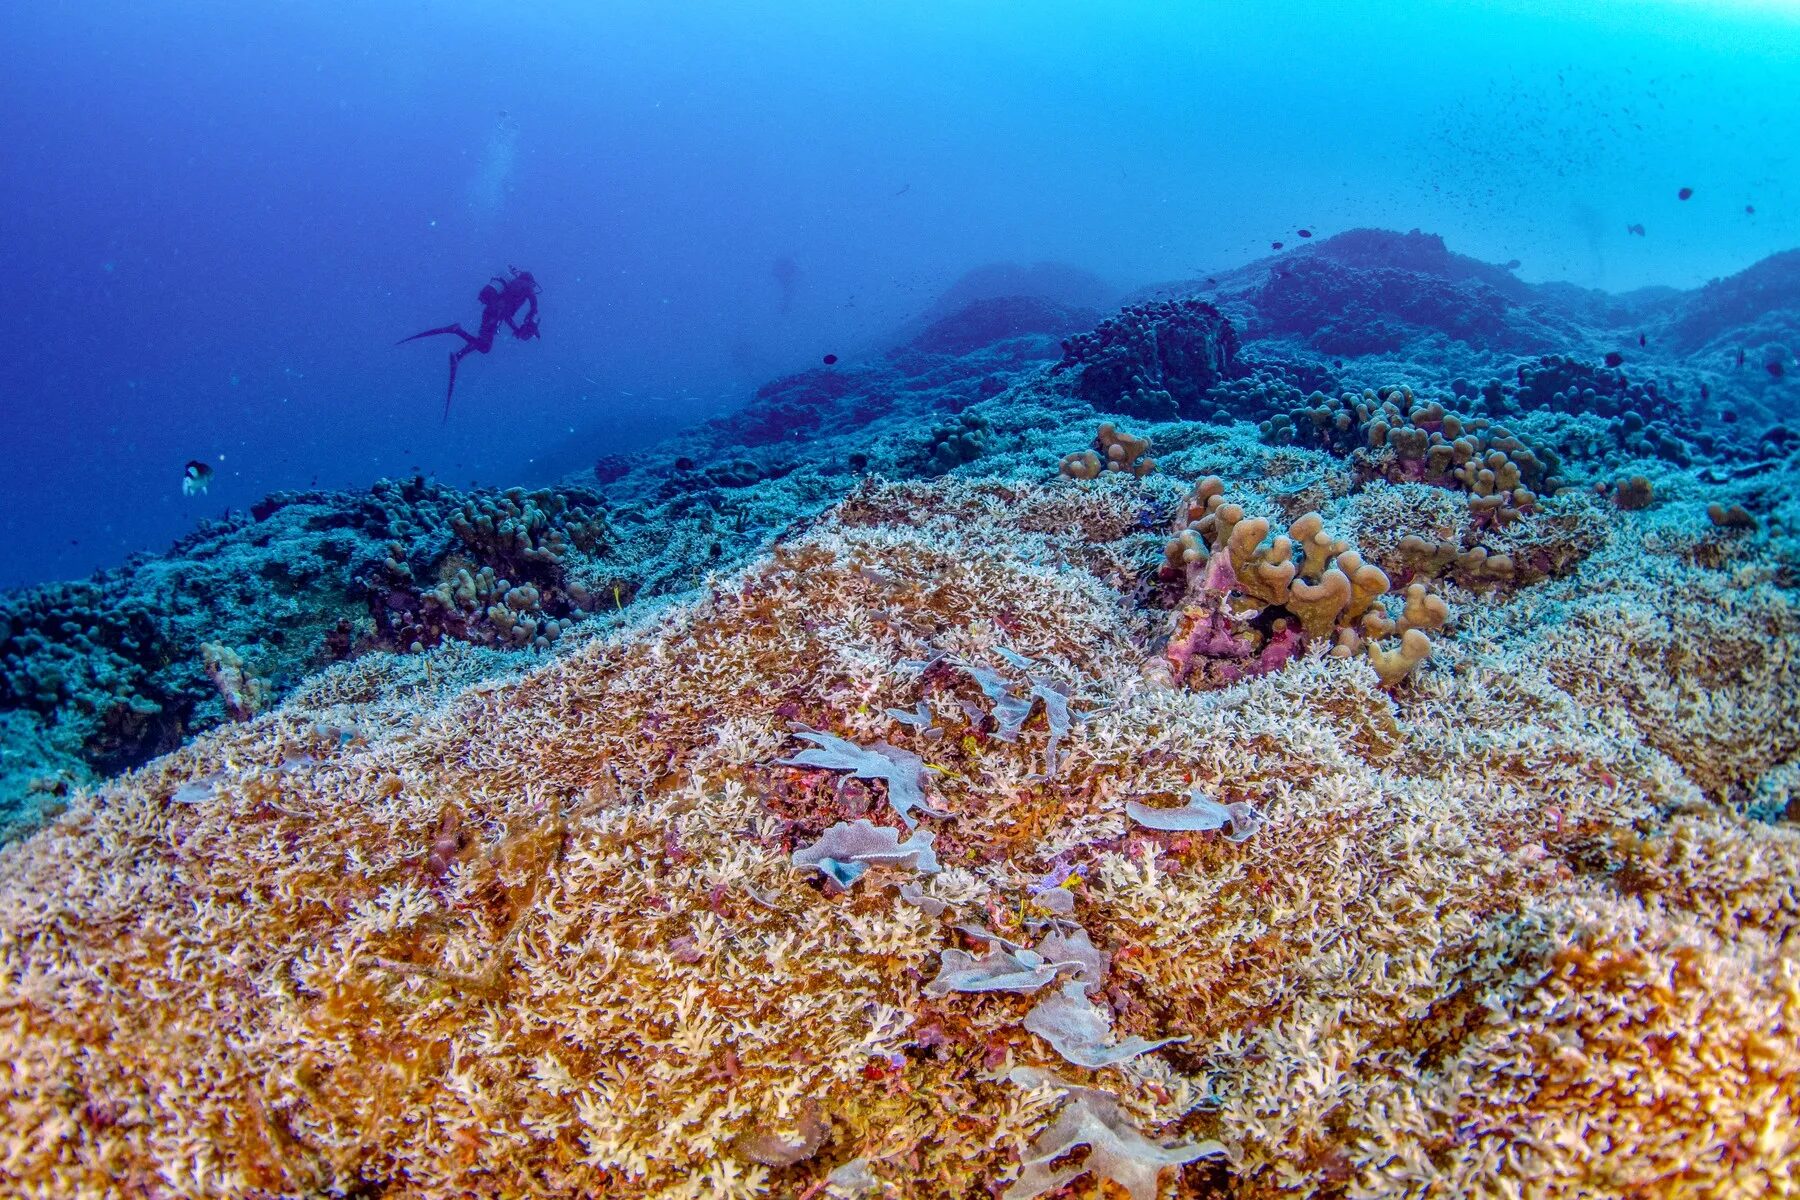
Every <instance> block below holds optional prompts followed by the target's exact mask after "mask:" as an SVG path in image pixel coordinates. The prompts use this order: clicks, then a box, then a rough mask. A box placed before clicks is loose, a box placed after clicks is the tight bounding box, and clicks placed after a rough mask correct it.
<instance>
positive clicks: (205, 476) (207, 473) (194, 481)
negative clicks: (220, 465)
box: [181, 458, 213, 496]
mask: <svg viewBox="0 0 1800 1200" xmlns="http://www.w3.org/2000/svg"><path fill="white" fill-rule="evenodd" d="M212 479H213V469H212V468H211V467H209V466H207V465H206V464H205V463H203V462H201V461H200V460H199V459H197V458H191V459H189V460H188V465H187V466H185V467H183V468H182V470H181V494H182V495H184V496H204V495H205V494H206V489H207V486H208V485H209V484H211V483H212Z"/></svg>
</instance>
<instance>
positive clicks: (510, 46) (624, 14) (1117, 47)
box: [0, 0, 1800, 585]
mask: <svg viewBox="0 0 1800 1200" xmlns="http://www.w3.org/2000/svg"><path fill="white" fill-rule="evenodd" d="M1360 7H1361V6H1352V5H1341V4H1329V5H1327V4H1319V5H1310V4H1297V3H1289V4H1261V3H1259V4H1254V5H1252V4H1242V3H1231V4H1197V3H1196V4H1143V3H1123V2H1119V0H1111V2H1105V3H1099V2H1097V3H1091V4H1088V3H1083V4H1074V3H1046V2H1043V0H1034V2H1032V3H1017V4H1012V3H1003V2H1001V0H970V2H967V3H957V2H950V0H912V2H909V3H906V4H904V5H902V4H894V5H891V6H879V8H878V7H877V6H875V5H846V4H843V3H787V2H779V0H771V3H769V4H766V5H748V4H715V3H684V2H682V0H654V2H650V3H636V2H623V0H606V2H604V3H582V4H574V3H563V2H561V0H557V2H545V0H528V2H515V3H505V4H499V3H485V2H476V0H468V2H462V3H419V2H413V3H382V2H379V0H365V2H360V3H355V4H350V3H319V2H309V3H283V2H279V0H258V2H257V3H244V2H243V0H230V2H195V0H188V2H184V3H170V2H167V0H140V2H135V3H131V4H125V3H121V2H117V0H83V2H81V3H62V2H56V0H48V2H46V0H39V2H37V3H33V4H30V5H15V6H13V7H12V8H11V9H9V12H8V15H7V19H6V32H5V36H4V41H3V43H0V114H4V122H5V124H4V129H5V134H4V139H5V140H4V145H3V146H0V202H3V203H0V231H3V235H0V248H3V250H4V261H3V269H4V273H5V278H6V280H7V283H8V285H9V292H10V295H9V299H10V303H9V304H8V305H7V312H6V320H5V322H4V326H3V330H4V331H3V332H0V338H3V339H4V341H0V417H4V423H3V425H0V428H3V430H4V434H3V435H0V446H3V447H4V450H3V451H0V465H3V467H4V473H3V474H0V585H5V584H12V583H18V582H22V581H27V580H34V579H40V578H46V577H55V576H72V575H77V574H81V573H85V572H86V571H88V570H91V569H93V568H94V567H96V566H102V565H109V564H111V563H114V562H116V561H118V560H119V559H121V558H123V557H124V555H125V554H126V553H127V552H129V551H131V550H134V549H142V548H160V547H161V546H163V545H165V544H166V543H167V542H168V541H169V540H170V539H171V538H173V537H175V536H177V535H178V534H179V533H180V532H182V531H183V530H185V529H187V528H189V527H191V526H192V524H193V522H194V521H195V520H197V519H198V518H199V517H201V516H204V515H209V514H216V513H217V512H219V511H221V510H222V509H223V508H225V507H226V506H228V505H229V506H237V507H242V506H244V505H246V504H248V503H250V502H251V501H252V500H254V499H255V498H257V497H258V496H260V495H262V494H263V493H264V492H266V491H269V490H272V489H275V488H285V487H305V486H308V485H310V484H312V483H314V482H315V481H316V483H317V484H318V485H320V486H348V485H361V484H366V483H367V482H369V481H370V480H372V479H374V478H376V477H378V476H380V475H382V474H399V473H401V472H404V471H408V470H410V469H412V468H414V467H417V468H422V469H424V470H427V471H431V472H435V473H436V474H438V475H439V476H440V477H442V478H444V479H445V480H446V481H448V482H452V483H457V484H466V483H468V482H469V481H470V480H473V479H478V480H481V481H482V482H484V483H485V482H505V483H510V482H524V481H530V480H532V479H534V478H538V477H544V476H547V474H549V473H554V472H556V471H561V470H565V469H569V468H572V467H575V466H577V465H579V464H580V463H582V462H585V461H588V460H591V458H592V457H593V456H595V455H597V454H599V453H603V452H606V451H608V450H616V449H623V448H628V447H629V446H631V445H634V444H639V443H642V442H644V441H647V440H651V439H653V438H654V437H656V436H659V435H660V434H662V433H663V432H666V431H668V430H669V429H670V428H671V427H672V426H673V425H676V424H682V423H686V422H688V421H690V420H692V419H694V418H696V417H698V416H702V415H706V414H708V413H710V412H713V411H716V410H718V409H720V408H722V407H728V406H731V405H733V404H735V403H738V402H740V401H741V400H742V399H744V398H745V397H747V395H748V394H749V391H750V390H751V389H753V387H754V386H755V384H756V383H759V382H761V381H763V380H766V379H768V378H770V377H772V376H774V375H776V374H779V373H781V372H784V371H787V370H791V369H795V368H797V367H801V366H805V365H809V364H811V363H812V362H814V361H816V359H817V356H818V355H819V354H821V353H823V352H826V351H835V352H837V353H840V354H843V355H845V356H847V357H849V356H854V355H855V354H856V353H857V352H858V351H859V350H866V349H869V348H871V347H873V346H875V345H878V344H879V340H880V338H881V336H882V335H883V334H884V333H885V332H886V331H887V330H890V329H891V328H893V327H894V326H895V325H897V324H898V323H900V322H901V321H903V320H905V319H906V318H907V317H909V316H912V315H914V314H916V313H917V312H918V311H919V310H920V309H922V308H924V307H925V306H926V305H927V304H928V303H929V302H930V300H931V299H932V297H933V296H934V295H935V294H936V293H937V292H938V291H939V290H940V289H942V288H943V287H945V286H947V285H948V284H949V283H951V282H952V281H954V279H955V278H956V277H957V276H958V275H960V274H961V273H962V272H963V271H964V270H966V269H968V268H970V267H973V266H977V265H979V264H983V263H987V262H991V261H997V260H1014V261H1019V262H1034V261H1039V260H1057V261H1063V262H1068V263H1072V264H1075V265H1077V266H1080V267H1083V268H1086V269H1088V270H1091V271H1094V272H1097V273H1099V274H1100V275H1101V276H1103V277H1104V278H1105V279H1107V280H1108V281H1109V282H1111V283H1114V284H1116V285H1118V286H1120V287H1121V288H1123V287H1125V286H1129V285H1134V284H1138V283H1143V282H1148V281H1151V280H1156V279H1163V278H1170V277H1179V276H1186V275H1190V274H1192V273H1194V272H1196V271H1204V270H1210V269H1214V268H1217V267H1223V266H1229V265H1232V264H1235V263H1237V262H1241V261H1243V260H1245V259H1247V258H1250V257H1254V256H1256V255H1257V254H1259V253H1263V252H1266V247H1267V243H1268V242H1269V241H1270V240H1271V239H1272V238H1284V239H1287V240H1290V241H1291V240H1292V231H1293V229H1294V228H1295V227H1297V226H1302V225H1304V226H1307V227H1309V228H1311V229H1313V230H1314V231H1316V232H1318V233H1320V234H1329V233H1332V232H1335V231H1337V230H1341V229H1344V228H1347V227H1351V226H1356V225H1367V224H1375V225H1384V226H1390V227H1395V228H1399V229H1408V228H1412V227H1415V226H1417V227H1422V228H1425V229H1427V230H1431V231H1435V232H1439V233H1442V234H1443V235H1444V236H1445V237H1446V238H1447V239H1448V241H1449V242H1450V244H1451V246H1452V247H1453V248H1455V249H1458V250H1462V251H1465V252H1469V253H1473V254H1477V255H1480V256H1483V257H1486V258H1489V259H1492V260H1495V261H1505V260H1507V259H1510V258H1515V257H1516V258H1519V259H1521V260H1523V264H1524V265H1523V267H1522V269H1521V271H1520V274H1521V275H1522V276H1524V277H1526V278H1530V279H1543V278H1566V279H1571V280H1575V281H1577V282H1581V283H1586V284H1593V285H1600V286H1605V287H1608V288H1613V289H1624V288H1629V287H1635V286H1639V285H1642V284H1647V283H1673V284H1681V285H1690V284H1694V283H1698V282H1701V281H1703V280H1705V279H1706V278H1708V277H1710V276H1714V275H1718V274H1725V273H1729V272H1731V271H1735V270H1737V269H1740V268H1741V267H1743V266H1746V265H1748V264H1749V263H1751V262H1753V261H1755V260H1756V259H1757V258H1760V257H1762V256H1763V255H1765V254H1767V253H1770V252H1772V251H1775V250H1778V249H1785V248H1788V247H1790V246H1794V245H1796V244H1800V216H1797V215H1796V208H1795V202H1796V200H1797V199H1800V182H1797V171H1796V153H1797V151H1796V146H1795V139H1794V137H1793V120H1794V114H1795V113H1796V112H1800V13H1797V12H1796V9H1795V6H1793V5H1773V4H1765V5H1748V6H1745V5H1740V6H1736V7H1732V6H1720V5H1700V4H1682V3H1645V4H1638V5H1632V6H1629V7H1627V6H1624V5H1619V6H1614V11H1609V12H1604V11H1603V12H1599V13H1595V12H1585V11H1571V10H1576V9H1588V8H1590V7H1592V6H1588V5H1569V4H1562V3H1556V4H1549V3H1542V4H1522V3H1519V4H1470V3H1466V2H1465V3H1444V4H1425V3H1415V4H1410V5H1399V4H1394V5H1382V6H1380V10H1381V11H1380V12H1379V13H1378V14H1377V13H1375V12H1372V11H1370V12H1360V11H1358V12H1351V11H1348V10H1352V9H1358V8H1360ZM1372 7H1373V6H1371V8H1372ZM503 111H504V113H505V114H506V115H505V116H504V117H502V116H501V113H502V112H503ZM1682 186H1691V187H1693V188H1695V189H1696V194H1695V196H1694V198H1693V199H1692V200H1691V201H1689V202H1688V203H1686V204H1679V203H1677V202H1676V201H1675V199H1674V195H1675V192H1676V190H1677V189H1678V188H1679V187H1682ZM1747 203H1751V204H1754V205H1755V207H1756V215H1755V216H1754V217H1748V216H1746V215H1745V214H1744V212H1743V208H1744V205H1745V204H1747ZM1634 221H1641V222H1642V223H1643V224H1644V225H1645V226H1646V227H1647V229H1648V231H1649V236H1647V237H1645V238H1642V239H1640V238H1635V237H1628V236H1627V235H1626V234H1625V232H1624V227H1625V226H1626V225H1627V224H1629V223H1631V222H1634ZM783 256H787V257H791V258H792V260H793V262H794V264H795V266H796V267H797V276H798V278H797V284H796V288H795V293H794V296H793V298H792V303H791V305H790V306H789V307H788V308H787V309H786V310H785V311H784V310H783V308H782V304H781V292H780V288H779V286H778V285H777V283H776V280H775V277H774V274H773V271H772V267H773V264H774V262H775V261H776V260H777V259H778V258H781V257H783ZM508 263H517V264H519V265H521V266H525V267H529V268H530V269H531V270H533V271H534V272H536V274H537V276H538V278H539V279H540V281H541V282H542V283H543V285H544V297H543V300H544V318H543V328H544V340H543V341H542V342H534V343H530V344H520V343H516V342H513V341H511V340H510V339H509V340H507V341H504V342H502V343H500V344H498V345H497V346H496V348H495V352H494V353H493V354H492V355H490V356H488V357H486V358H482V357H479V356H475V357H471V358H470V359H468V360H467V361H466V362H465V364H464V370H463V374H462V379H461V381H460V385H459V389H458V395H457V403H456V407H455V410H454V411H453V412H452V414H451V419H450V423H449V425H448V426H447V427H440V426H439V423H438V415H439V408H440V404H441V399H442V388H443V383H444V356H445V353H446V352H447V351H448V349H449V346H448V345H447V344H445V343H444V342H442V341H436V342H430V343H423V344H419V343H415V344H412V345H408V346H405V347H400V348H395V347H394V346H393V342H394V341H395V339H397V338H399V337H402V336H404V335H406V334H408V333H412V332H416V331H417V330H419V329H422V328H426V327H429V326H433V325H439V324H444V323H447V322H449V321H451V320H461V321H463V322H465V323H470V324H472V323H473V322H474V320H475V318H476V316H477V312H478V309H477V306H476V304H475V302H474V294H475V292H476V290H477V289H478V288H479V287H480V286H481V284H482V282H483V281H484V280H485V279H486V277H487V276H488V275H489V274H491V273H493V272H496V271H498V270H500V269H501V268H503V267H504V266H505V265H506V264H508ZM572 430H573V431H577V433H576V437H574V438H571V437H570V433H571V431H572ZM191 457H198V458H204V459H207V460H210V461H213V462H214V463H215V465H216V466H217V468H218V471H219V475H218V479H217V481H216V483H215V485H214V487H213V491H212V495H211V496H209V497H206V498H203V499H198V500H188V499H184V498H183V497H182V496H181V494H180V490H179V481H180V474H181V468H182V464H183V463H184V462H185V461H186V460H187V459H188V458H191ZM77 543H78V544H77Z"/></svg>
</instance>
